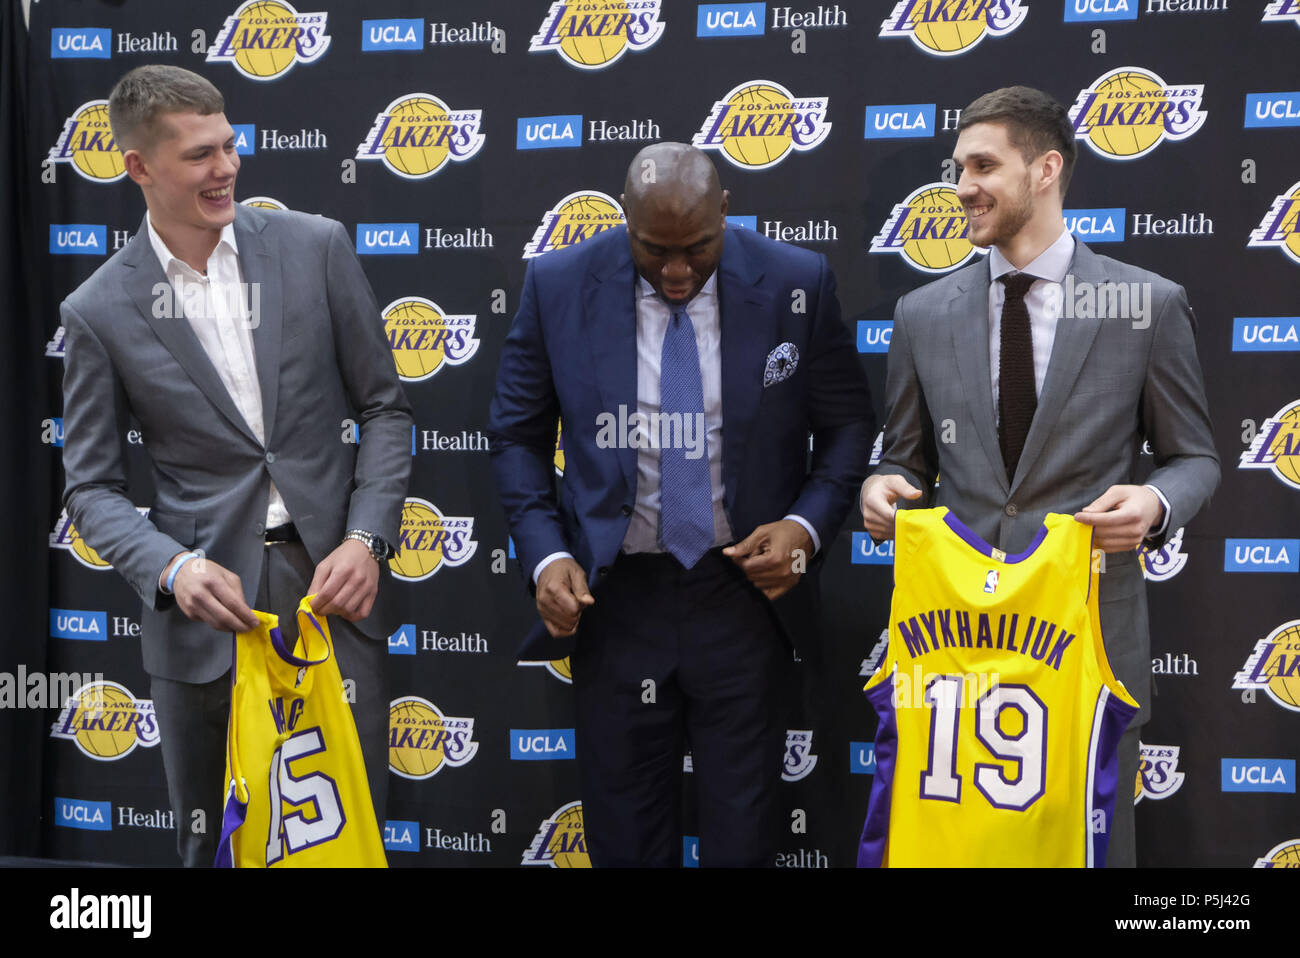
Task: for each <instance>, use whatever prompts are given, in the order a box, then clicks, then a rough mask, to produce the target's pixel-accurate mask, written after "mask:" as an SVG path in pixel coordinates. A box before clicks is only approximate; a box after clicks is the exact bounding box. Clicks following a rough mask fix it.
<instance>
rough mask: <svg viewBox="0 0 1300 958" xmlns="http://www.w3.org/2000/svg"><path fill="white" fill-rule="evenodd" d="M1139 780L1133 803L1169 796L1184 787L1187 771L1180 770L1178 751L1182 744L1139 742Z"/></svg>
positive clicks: (1135, 788)
mask: <svg viewBox="0 0 1300 958" xmlns="http://www.w3.org/2000/svg"><path fill="white" fill-rule="evenodd" d="M1138 748H1139V751H1140V755H1139V757H1138V773H1137V781H1136V785H1135V787H1134V793H1133V804H1134V805H1136V804H1137V803H1138V802H1140V801H1142V799H1144V798H1154V799H1157V800H1159V799H1164V798H1168V797H1169V796H1170V795H1172V794H1174V792H1176V791H1178V789H1180V788H1182V785H1183V777H1184V775H1185V773H1183V772H1180V771H1178V753H1179V751H1181V749H1182V746H1181V745H1147V744H1146V743H1145V742H1140V743H1139V744H1138Z"/></svg>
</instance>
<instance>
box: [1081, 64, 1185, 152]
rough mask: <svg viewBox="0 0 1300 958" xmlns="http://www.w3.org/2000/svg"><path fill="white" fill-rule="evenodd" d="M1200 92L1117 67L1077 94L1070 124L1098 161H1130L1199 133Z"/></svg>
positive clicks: (1149, 73)
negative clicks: (1097, 157) (1172, 141)
mask: <svg viewBox="0 0 1300 958" xmlns="http://www.w3.org/2000/svg"><path fill="white" fill-rule="evenodd" d="M1204 92H1205V87H1204V86H1203V85H1202V84H1199V83H1197V84H1191V85H1185V86H1177V87H1175V86H1171V85H1169V84H1167V83H1165V81H1164V80H1162V79H1160V77H1158V76H1156V75H1155V74H1154V73H1152V72H1151V71H1150V70H1144V69H1142V68H1141V67H1117V68H1116V69H1114V70H1111V71H1110V72H1109V73H1103V74H1102V75H1101V76H1099V77H1097V80H1096V82H1094V83H1093V84H1092V86H1090V87H1085V88H1084V89H1082V90H1080V91H1079V96H1078V98H1077V99H1076V100H1075V101H1074V106H1072V107H1070V122H1071V123H1073V124H1074V135H1075V137H1076V138H1078V139H1080V140H1084V141H1085V142H1087V144H1088V146H1089V147H1090V148H1091V149H1092V151H1093V152H1094V153H1096V154H1097V155H1098V156H1101V157H1104V158H1106V159H1108V160H1134V159H1137V158H1138V157H1139V156H1146V155H1147V154H1148V153H1150V152H1151V151H1152V150H1154V149H1155V148H1156V147H1157V146H1159V145H1160V144H1161V143H1162V142H1163V141H1164V140H1165V139H1170V140H1185V139H1187V138H1188V137H1189V136H1191V135H1192V134H1193V133H1195V132H1196V131H1197V130H1199V129H1200V128H1201V124H1202V123H1204V122H1205V111H1204V110H1202V109H1201V98H1202V95H1203V94H1204Z"/></svg>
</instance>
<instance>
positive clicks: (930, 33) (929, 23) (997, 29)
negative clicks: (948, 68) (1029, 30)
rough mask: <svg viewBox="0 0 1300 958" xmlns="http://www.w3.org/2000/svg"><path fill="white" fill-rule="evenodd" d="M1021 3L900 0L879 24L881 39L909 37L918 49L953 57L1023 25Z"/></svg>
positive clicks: (1012, 0)
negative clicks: (986, 38) (985, 38)
mask: <svg viewBox="0 0 1300 958" xmlns="http://www.w3.org/2000/svg"><path fill="white" fill-rule="evenodd" d="M1026 12H1027V11H1026V9H1025V7H1024V6H1023V4H1022V0H981V2H979V3H972V2H971V0H900V2H899V3H898V4H896V5H895V6H894V12H893V13H891V14H890V15H889V16H888V17H886V18H885V21H884V23H882V24H881V25H880V35H881V36H882V37H910V38H911V40H912V42H913V43H915V44H916V46H917V48H918V49H921V50H924V51H925V52H926V53H929V54H931V55H932V56H936V57H953V56H957V55H958V54H960V53H965V52H966V51H967V50H970V49H973V48H974V47H975V46H977V45H978V44H979V42H980V41H981V40H983V39H984V37H985V36H988V35H992V36H995V37H1004V36H1006V35H1007V34H1008V33H1010V32H1011V31H1012V30H1014V29H1015V28H1016V27H1018V26H1020V24H1021V23H1023V22H1024V19H1025V13H1026Z"/></svg>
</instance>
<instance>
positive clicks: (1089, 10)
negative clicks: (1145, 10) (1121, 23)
mask: <svg viewBox="0 0 1300 958" xmlns="http://www.w3.org/2000/svg"><path fill="white" fill-rule="evenodd" d="M1137 17H1138V0H1065V22H1066V23H1091V22H1094V21H1106V20H1136V19H1137Z"/></svg>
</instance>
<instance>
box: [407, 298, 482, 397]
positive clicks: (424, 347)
mask: <svg viewBox="0 0 1300 958" xmlns="http://www.w3.org/2000/svg"><path fill="white" fill-rule="evenodd" d="M476 320H477V317H476V316H474V315H472V314H464V315H459V316H453V315H451V314H449V313H445V312H443V309H442V307H441V306H439V305H438V304H437V303H435V302H433V301H432V300H428V299H424V298H422V297H420V296H405V297H403V298H402V299H395V300H393V301H392V302H391V303H389V304H388V305H387V306H385V307H384V331H385V332H386V333H387V334H388V345H389V346H391V347H392V349H393V361H394V362H395V363H396V364H397V375H398V376H399V377H400V378H402V379H403V380H405V381H406V382H408V383H414V382H419V381H421V380H423V379H428V378H429V377H430V376H432V375H434V374H435V373H437V372H438V371H439V370H440V369H442V368H443V367H444V366H460V365H461V364H463V363H466V362H468V361H469V360H470V359H471V358H473V356H474V354H475V353H476V352H478V343H479V341H478V340H477V339H475V338H474V324H475V321H476Z"/></svg>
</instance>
